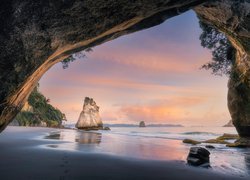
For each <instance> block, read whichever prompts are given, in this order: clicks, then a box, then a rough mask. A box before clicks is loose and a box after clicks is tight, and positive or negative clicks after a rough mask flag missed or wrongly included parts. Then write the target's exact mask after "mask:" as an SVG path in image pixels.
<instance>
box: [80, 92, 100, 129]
mask: <svg viewBox="0 0 250 180" xmlns="http://www.w3.org/2000/svg"><path fill="white" fill-rule="evenodd" d="M76 128H78V129H86V130H91V129H103V123H102V120H101V117H100V115H99V106H97V105H96V102H95V101H94V100H93V99H92V98H89V97H85V99H84V104H83V109H82V112H81V113H80V116H79V119H78V121H77V123H76Z"/></svg>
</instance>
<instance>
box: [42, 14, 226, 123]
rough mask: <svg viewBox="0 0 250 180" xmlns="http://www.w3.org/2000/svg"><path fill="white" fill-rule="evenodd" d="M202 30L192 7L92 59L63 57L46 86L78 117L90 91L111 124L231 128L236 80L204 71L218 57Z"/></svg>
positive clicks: (107, 46)
mask: <svg viewBox="0 0 250 180" xmlns="http://www.w3.org/2000/svg"><path fill="white" fill-rule="evenodd" d="M200 34H201V29H200V27H199V22H198V18H197V17H196V15H195V12H193V11H188V12H186V13H184V14H182V15H179V16H176V17H173V18H171V19H169V20H168V21H166V22H164V23H163V24H161V25H158V26H156V27H153V28H150V29H147V30H143V31H141V32H137V33H133V34H130V35H126V36H123V37H120V38H118V39H116V40H113V41H111V42H107V43H105V44H103V45H100V46H97V47H94V48H92V50H93V51H92V52H86V53H85V54H86V57H84V56H80V57H79V54H78V55H77V56H76V59H77V60H76V61H74V62H72V63H70V64H69V67H68V68H66V69H63V68H62V65H61V63H58V64H57V65H55V66H53V67H52V68H51V69H50V70H49V71H48V72H47V73H46V74H45V75H44V76H43V78H42V79H41V80H40V87H39V88H40V90H41V92H42V93H44V95H45V96H47V97H49V98H50V100H51V103H52V104H54V105H55V106H56V107H57V108H58V109H61V110H62V111H63V112H64V113H65V114H66V117H67V118H68V119H69V121H68V122H71V123H74V122H76V121H77V119H78V116H79V113H80V112H81V108H82V102H83V99H84V97H85V96H90V97H93V98H94V99H95V100H96V101H97V102H98V104H99V105H100V108H101V110H100V112H101V117H102V119H103V121H104V122H106V123H107V124H110V123H111V124H112V123H132V124H138V123H139V121H140V120H144V121H146V122H147V123H149V124H154V123H157V124H182V125H184V126H203V125H208V126H223V125H224V124H226V123H227V122H228V121H229V120H230V115H229V113H228V110H227V105H226V104H227V98H226V94H227V93H226V92H227V80H228V79H227V77H226V76H222V77H220V76H213V75H211V72H210V71H206V70H203V69H200V68H201V66H202V65H203V64H205V63H207V62H209V61H210V60H211V58H212V57H211V52H210V51H209V50H207V49H204V48H203V47H201V45H200V40H199V36H200ZM204 123H205V124H204Z"/></svg>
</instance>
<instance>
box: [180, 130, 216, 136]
mask: <svg viewBox="0 0 250 180" xmlns="http://www.w3.org/2000/svg"><path fill="white" fill-rule="evenodd" d="M181 134H183V135H214V136H218V135H220V134H216V133H212V132H199V131H193V132H184V133H181Z"/></svg>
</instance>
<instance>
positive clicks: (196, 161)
mask: <svg viewBox="0 0 250 180" xmlns="http://www.w3.org/2000/svg"><path fill="white" fill-rule="evenodd" d="M209 155H210V152H209V151H208V150H207V149H205V148H203V147H191V148H190V150H189V154H188V157H187V163H188V164H189V165H191V166H201V167H209V166H210V164H209Z"/></svg>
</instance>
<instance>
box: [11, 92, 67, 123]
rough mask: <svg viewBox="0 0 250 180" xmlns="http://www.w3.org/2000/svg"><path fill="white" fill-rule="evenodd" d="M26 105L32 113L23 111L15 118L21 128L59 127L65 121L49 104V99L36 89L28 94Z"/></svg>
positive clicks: (63, 116) (58, 111) (62, 115)
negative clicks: (27, 104)
mask: <svg viewBox="0 0 250 180" xmlns="http://www.w3.org/2000/svg"><path fill="white" fill-rule="evenodd" d="M28 103H29V105H30V106H31V107H32V111H26V110H23V111H21V112H20V113H19V114H18V115H17V116H16V120H17V121H18V123H19V125H21V126H48V127H59V126H61V124H62V120H63V119H65V115H64V114H63V113H62V112H61V111H60V110H59V109H57V108H55V107H53V106H52V105H50V104H49V99H47V98H46V97H45V96H44V95H43V94H41V93H40V92H39V91H38V87H36V88H35V89H34V90H33V91H32V93H31V94H30V96H29V99H28Z"/></svg>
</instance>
